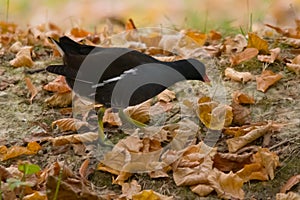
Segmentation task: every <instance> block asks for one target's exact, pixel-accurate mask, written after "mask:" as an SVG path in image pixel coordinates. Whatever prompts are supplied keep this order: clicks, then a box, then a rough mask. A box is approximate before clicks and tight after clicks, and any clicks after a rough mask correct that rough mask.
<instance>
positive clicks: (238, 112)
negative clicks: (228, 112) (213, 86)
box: [231, 102, 251, 125]
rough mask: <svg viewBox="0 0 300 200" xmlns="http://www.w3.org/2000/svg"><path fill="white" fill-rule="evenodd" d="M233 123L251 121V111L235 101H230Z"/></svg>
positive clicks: (242, 123)
mask: <svg viewBox="0 0 300 200" xmlns="http://www.w3.org/2000/svg"><path fill="white" fill-rule="evenodd" d="M231 107H232V113H233V120H232V121H233V123H234V124H237V125H244V124H249V123H250V122H251V111H250V109H249V108H247V107H245V106H242V105H240V104H237V103H234V102H233V103H232V104H231Z"/></svg>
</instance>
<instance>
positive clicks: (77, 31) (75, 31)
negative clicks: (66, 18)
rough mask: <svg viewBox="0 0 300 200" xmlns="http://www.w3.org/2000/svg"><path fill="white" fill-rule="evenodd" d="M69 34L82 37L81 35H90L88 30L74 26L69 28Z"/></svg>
mask: <svg viewBox="0 0 300 200" xmlns="http://www.w3.org/2000/svg"><path fill="white" fill-rule="evenodd" d="M71 35H72V36H74V37H77V38H83V37H86V36H88V35H90V32H88V31H86V30H84V29H82V28H78V27H74V28H72V29H71Z"/></svg>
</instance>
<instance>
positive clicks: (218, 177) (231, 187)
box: [208, 169, 245, 199]
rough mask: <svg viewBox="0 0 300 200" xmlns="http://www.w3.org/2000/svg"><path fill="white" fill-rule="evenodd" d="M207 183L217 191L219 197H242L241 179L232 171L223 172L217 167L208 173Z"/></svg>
mask: <svg viewBox="0 0 300 200" xmlns="http://www.w3.org/2000/svg"><path fill="white" fill-rule="evenodd" d="M208 181H209V184H210V186H211V187H212V188H214V190H215V191H216V192H217V194H218V197H219V198H224V199H233V198H235V199H244V196H245V193H244V191H243V189H242V187H243V183H244V182H243V180H242V179H241V178H240V177H239V176H238V175H236V174H234V173H233V172H230V173H229V174H225V173H223V172H221V171H219V170H217V169H214V170H213V173H210V174H209V175H208Z"/></svg>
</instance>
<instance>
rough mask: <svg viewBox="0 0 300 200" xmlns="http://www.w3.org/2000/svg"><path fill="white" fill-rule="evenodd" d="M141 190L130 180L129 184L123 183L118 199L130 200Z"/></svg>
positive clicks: (136, 183) (134, 181) (135, 182)
mask: <svg viewBox="0 0 300 200" xmlns="http://www.w3.org/2000/svg"><path fill="white" fill-rule="evenodd" d="M141 189H142V187H141V186H140V185H139V184H138V182H137V181H136V180H132V181H131V182H130V183H123V184H122V194H121V195H120V198H126V199H132V196H133V195H135V194H137V193H139V192H140V191H141Z"/></svg>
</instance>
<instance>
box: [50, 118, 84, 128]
mask: <svg viewBox="0 0 300 200" xmlns="http://www.w3.org/2000/svg"><path fill="white" fill-rule="evenodd" d="M51 126H52V128H53V127H54V126H57V127H58V128H59V129H60V130H61V131H77V130H78V129H80V128H81V127H83V126H86V127H87V126H88V123H87V122H83V121H81V120H79V119H74V118H64V119H59V120H56V121H54V122H52V125H51Z"/></svg>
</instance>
